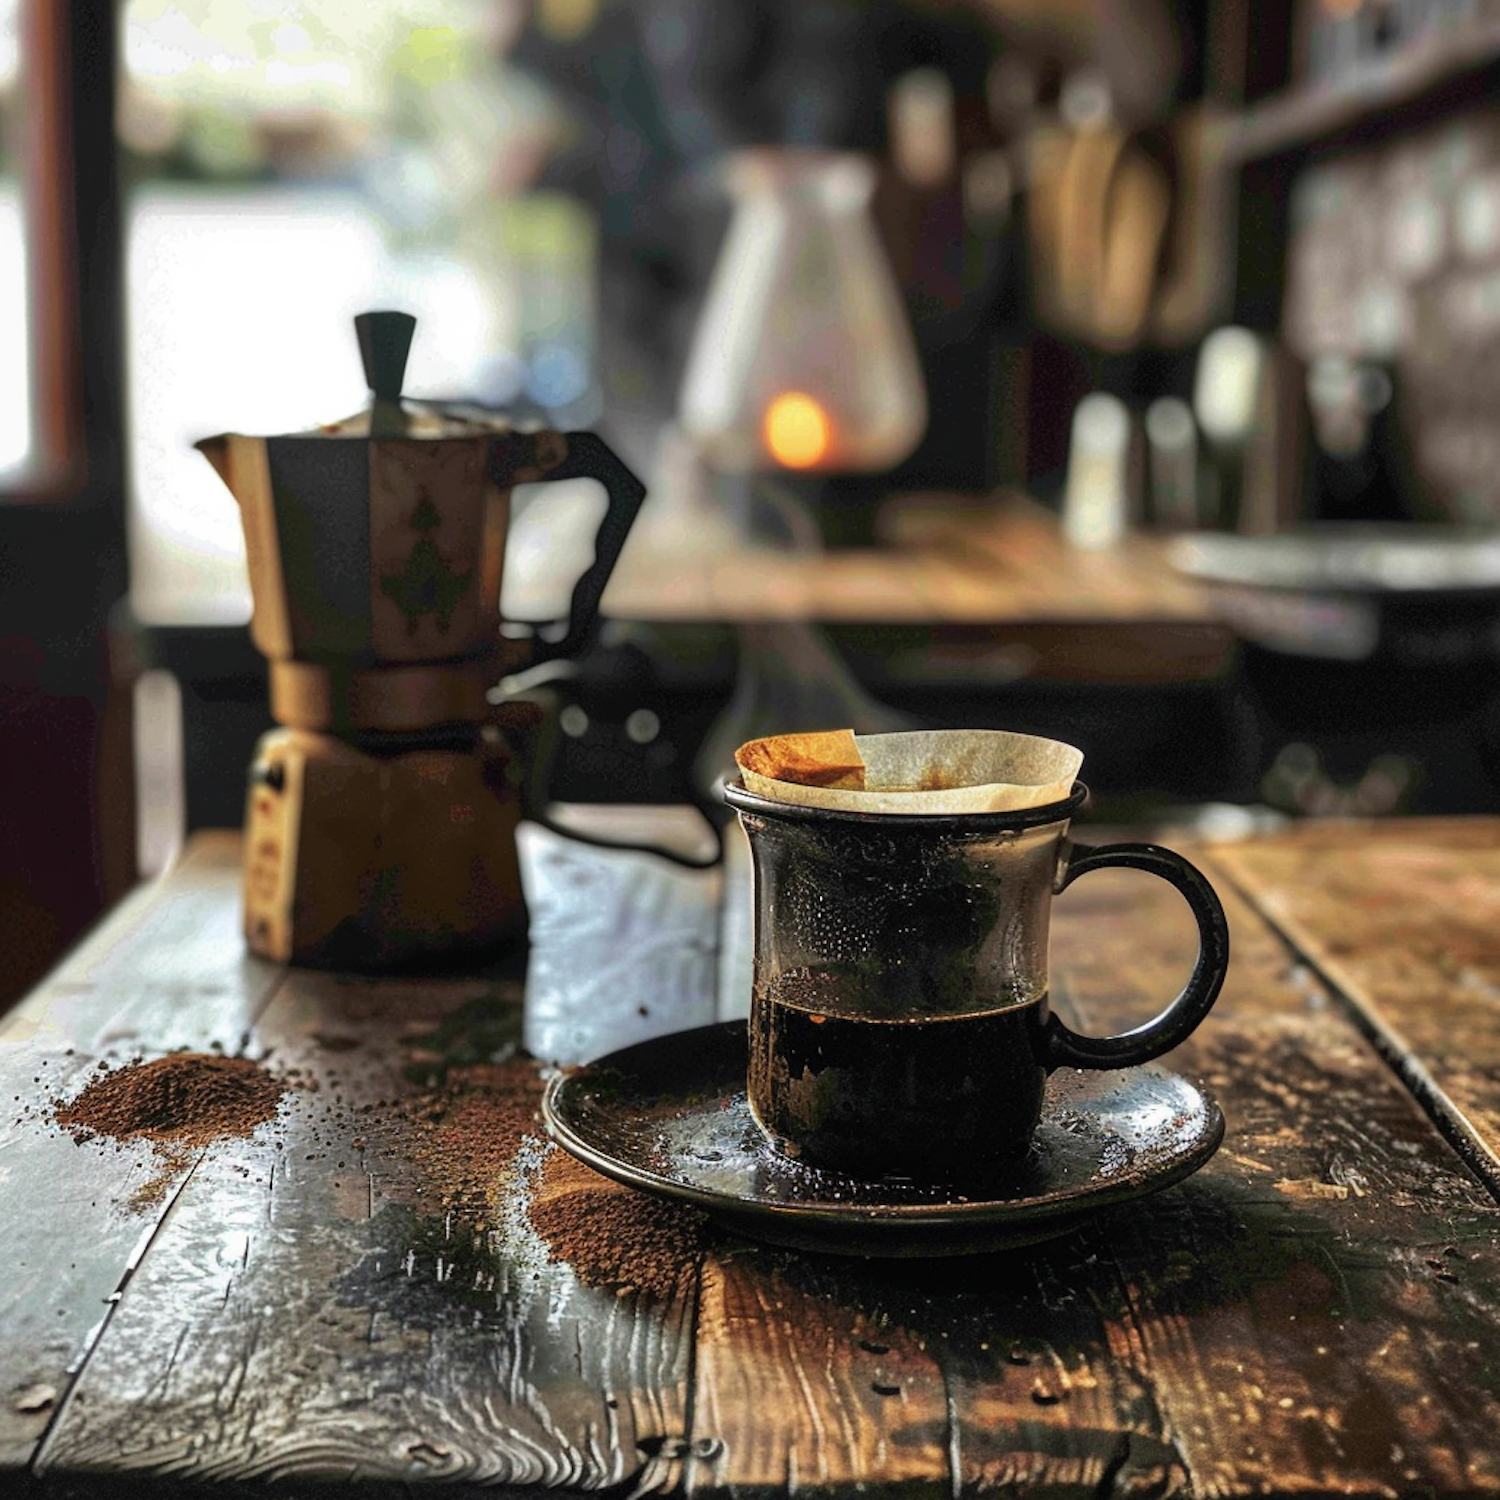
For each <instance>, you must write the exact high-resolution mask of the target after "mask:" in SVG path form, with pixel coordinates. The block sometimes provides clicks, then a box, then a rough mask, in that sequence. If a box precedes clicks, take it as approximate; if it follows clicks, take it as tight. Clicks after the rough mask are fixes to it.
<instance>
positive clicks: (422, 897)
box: [198, 312, 645, 969]
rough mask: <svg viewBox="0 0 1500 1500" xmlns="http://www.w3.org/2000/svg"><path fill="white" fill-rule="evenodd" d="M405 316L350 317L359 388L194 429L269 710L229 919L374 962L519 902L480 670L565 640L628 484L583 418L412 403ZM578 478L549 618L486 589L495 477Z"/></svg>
mask: <svg viewBox="0 0 1500 1500" xmlns="http://www.w3.org/2000/svg"><path fill="white" fill-rule="evenodd" d="M415 324H416V320H415V319H414V318H412V317H410V316H408V315H407V314H404V313H395V312H372V313H365V314H363V315H361V316H360V317H358V318H356V319H355V326H356V330H357V332H358V336H359V345H360V352H361V355H362V356H363V359H364V365H365V374H366V378H367V380H368V382H369V386H370V390H371V392H372V398H373V399H372V400H371V403H370V406H369V408H368V409H367V410H366V411H363V412H361V413H358V414H357V415H355V416H353V417H350V418H348V419H346V420H344V421H341V422H336V423H333V424H330V425H328V426H325V427H320V428H316V429H314V430H311V431H308V432H301V433H295V434H288V435H286V436H281V437H244V436H240V435H238V434H225V435H222V436H219V437H213V438H206V439H204V440H203V441H202V442H201V443H199V444H198V447H199V448H200V450H201V451H202V452H203V453H204V454H205V456H206V457H207V458H208V460H209V461H210V462H211V463H212V464H213V466H214V468H215V469H216V470H217V471H218V473H219V475H220V477H221V478H222V479H223V480H224V483H225V484H226V485H228V487H229V489H230V491H231V493H232V494H233V495H234V497H235V499H236V500H237V501H238V502H239V506H240V512H241V517H242V520H243V522H244V529H245V544H246V552H247V556H248V562H249V571H250V587H251V595H252V600H253V606H254V608H253V614H252V619H251V624H250V633H251V637H252V639H253V640H254V642H255V645H256V647H257V649H259V650H260V651H261V652H262V653H263V654H264V655H265V656H266V657H267V658H268V660H269V662H270V691H271V712H272V715H273V717H274V718H275V719H276V721H277V722H278V724H280V725H281V726H282V727H281V728H279V729H276V730H273V731H272V732H271V733H269V734H267V735H265V736H264V737H263V738H262V739H261V741H260V743H259V745H258V746H257V749H256V755H255V759H254V762H253V764H252V766H251V770H250V787H249V794H248V797H247V805H246V816H245V825H246V826H245V872H244V877H245V881H244V907H245V937H246V941H247V942H248V944H249V946H250V948H251V949H252V950H253V951H254V952H256V953H259V954H262V955H264V956H265V957H268V958H272V959H277V960H282V961H290V962H293V963H301V964H312V965H318V966H329V967H349V968H364V969H369V968H380V967H388V966H392V965H398V964H408V963H421V962H424V961H429V960H436V959H446V958H449V957H453V956H457V955H461V954H468V953H473V952H476V951H483V950H486V949H491V948H494V947H496V946H498V945H500V944H502V943H504V942H505V941H506V940H508V939H510V938H511V937H514V936H516V935H517V934H518V933H519V932H520V931H521V930H522V929H523V928H524V924H525V918H526V911H525V904H524V900H523V896H522V890H521V879H520V868H519V860H518V856H517V850H516V825H517V823H518V821H519V818H520V816H521V788H522V783H523V781H524V773H525V769H526V768H525V765H524V764H523V761H524V749H523V746H524V737H523V736H521V735H518V733H517V732H516V726H517V725H518V724H519V723H520V722H521V719H522V717H523V716H522V715H517V714H516V713H515V712H514V711H508V710H507V709H506V708H504V707H502V708H500V709H496V708H495V707H493V706H492V704H491V702H490V694H491V690H492V689H493V688H494V687H495V685H496V684H497V683H498V682H500V681H501V679H502V678H505V677H507V676H513V675H515V674H517V673H519V672H523V671H527V670H529V669H531V668H534V667H537V666H539V665H540V664H541V663H543V662H545V661H548V660H550V659H553V658H566V657H569V656H573V655H575V654H577V652H578V651H579V650H580V649H581V648H582V646H583V645H584V644H585V642H586V640H587V638H588V636H589V634H590V632H591V630H592V628H593V625H594V622H595V619H596V616H597V613H598V606H599V600H600V597H601V596H602V594H603V592H604V586H605V584H606V582H607V581H608V579H609V575H610V573H611V571H612V569H613V567H614V564H615V560H616V559H617V558H618V556H619V554H620V550H621V548H622V547H623V545H624V542H625V538H626V536H627V535H628V533H629V530H630V526H631V523H632V522H633V520H634V519H635V515H636V512H637V511H638V509H639V508H640V503H641V500H642V498H643V496H644V493H645V492H644V488H643V486H642V485H641V484H640V482H639V481H638V480H637V479H636V478H635V476H634V475H633V474H631V473H630V471H629V470H628V469H627V468H626V467H625V465H624V464H623V463H621V462H620V460H619V459H618V458H616V457H615V455H614V454H613V453H612V452H611V451H610V449H609V448H608V447H607V446H606V445H605V443H604V442H603V441H602V440H601V439H600V438H598V437H596V436H595V435H594V434H593V433H589V432H569V433H561V432H554V431H548V430H522V429H520V428H518V427H515V426H512V425H511V424H510V423H509V422H508V421H506V420H505V419H503V418H499V417H495V416H493V415H490V414H487V413H473V412H468V411H458V410H445V409H442V408H427V407H414V406H412V405H409V404H407V403H403V401H402V399H401V386H402V381H403V379H404V375H405V368H406V357H407V353H408V351H409V349H410V347H411V338H412V333H413V331H414V329H415ZM577 478H590V479H594V480H597V481H598V482H599V483H600V484H602V485H603V487H604V490H605V494H606V498H607V505H606V508H605V511H604V515H603V519H602V521H601V522H600V524H599V528H598V532H597V534H596V537H595V541H594V556H593V560H592V562H591V563H590V564H589V565H588V567H587V568H586V569H585V570H584V571H583V573H582V574H581V576H580V577H578V579H577V580H576V582H575V584H574V586H573V590H572V598H571V605H570V609H569V615H568V619H567V621H566V623H565V625H564V624H563V623H562V622H553V623H554V625H555V626H556V628H554V629H552V630H550V631H543V630H540V629H536V628H524V629H522V628H518V627H516V626H515V625H514V623H513V622H507V621H504V620H503V619H502V617H501V613H500V585H501V578H502V575H503V571H504V567H505V545H506V534H507V531H508V528H509V525H510V512H511V491H512V489H513V488H514V487H515V486H517V485H521V484H529V483H534V482H537V481H542V480H561V479H577Z"/></svg>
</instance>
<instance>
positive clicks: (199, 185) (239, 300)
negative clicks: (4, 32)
mask: <svg viewBox="0 0 1500 1500" xmlns="http://www.w3.org/2000/svg"><path fill="white" fill-rule="evenodd" d="M0 4H7V5H13V4H14V0H0ZM523 14H524V8H523V7H521V6H519V5H508V4H504V3H499V4H497V3H494V0H345V3H341V4H332V3H326V0H323V3H317V4H313V3H308V4H298V3H290V0H177V3H172V0H125V3H124V4H123V5H122V6H121V25H122V28H123V31H122V38H121V59H122V77H121V81H120V104H119V112H118V131H119V138H120V143H121V147H122V150H123V152H124V155H125V162H126V166H125V177H126V182H127V187H128V196H127V200H126V212H125V225H126V247H127V256H126V309H127V349H128V358H129V371H128V374H129V393H130V404H131V409H130V414H129V433H130V452H131V474H130V479H131V495H130V512H129V514H130V552H131V576H132V585H131V589H132V601H133V604H134V606H135V609H136V611H137V613H138V614H139V615H141V616H142V617H143V618H145V619H147V620H151V621H155V622H162V623H176V622H204V621H213V622H233V621H237V620H241V619H244V618H247V617H248V613H249V595H248V588H247V584H246V579H245V569H244V555H243V546H242V542H241V535H240V525H239V516H238V513H237V511H236V509H235V506H234V503H233V501H232V500H231V499H230V497H229V495H228V493H227V491H225V489H224V488H223V486H222V485H221V484H220V483H219V481H218V479H217V478H216V476H215V475H214V474H213V472H212V470H211V469H210V468H209V466H208V465H207V464H206V463H205V462H204V461H203V459H202V458H201V457H200V456H199V455H198V454H197V453H195V452H194V451H193V449H192V443H193V442H194V440H195V439H197V438H199V437H202V436H205V435H207V434H209V433H212V432H218V431H224V430H236V431H245V432H259V433H273V432H282V431H294V430H298V429H301V428H305V427H308V426H311V425H314V424H316V423H319V422H324V421H330V420H333V419H336V418H338V417H340V416H344V415H347V414H348V413H349V412H351V411H354V410H357V409H359V408H360V407H361V406H363V404H364V402H365V400H366V392H365V390H364V382H363V377H362V374H361V370H360V363H359V359H358V355H357V351H356V347H355V341H354V336H353V330H352V324H351V319H352V318H353V316H354V314H356V313H358V312H361V311H363V310H365V309H367V308H372V307H384V306H390V307H400V308H404V309H406V310H408V311H410V312H412V313H414V314H416V316H417V318H418V333H417V338H416V342H415V344H414V346H413V350H412V356H411V362H410V366H409V370H408V377H407V393H408V394H409V395H411V396H413V397H418V398H427V399H435V400H459V401H470V402H481V403H484V404H487V405H493V406H507V407H512V408H519V409H521V410H522V411H528V412H533V413H535V414H537V415H539V416H542V417H545V418H546V419H548V420H550V421H554V422H556V423H557V424H558V425H567V426H576V425H584V424H587V423H589V422H591V421H593V420H594V419H595V418H596V416H597V408H598V403H599V394H598V381H597V375H596V359H595V352H594V283H595V265H594V262H595V246H596V239H597V232H596V228H595V225H594V223H593V220H592V216H591V214H590V212H589V210H587V209H586V208H585V207H584V206H583V205H581V204H580V203H578V202H577V201H576V200H574V199H571V198H569V197H566V196H564V195H561V194H557V193H550V192H537V191H532V190H530V189H529V187H528V184H530V183H531V182H533V181H534V180H535V179H536V176H537V174H538V172H539V170H540V168H541V165H542V164H543V163H544V162H545V160H546V159H547V157H548V155H549V153H550V152H551V150H552V149H553V148H554V146H555V144H556V143H557V142H558V141H559V140H560V139H561V138H562V136H563V134H564V133H565V131H566V129H567V125H566V123H565V121H564V120H563V118H562V117H561V115H560V113H559V111H558V109H557V108H556V106H555V105H554V103H553V101H552V100H551V99H550V98H549V96H548V95H547V93H546V92H545V91H544V90H543V89H542V87H541V86H540V85H538V84H537V83H536V82H535V81H534V80H532V79H531V78H530V77H528V76H527V75H525V74H523V73H522V72H521V71H520V70H519V69H517V68H515V67H513V66H511V65H510V64H508V63H507V61H506V54H507V50H508V47H509V45H510V42H511V41H512V40H513V37H514V32H515V28H517V27H518V26H519V25H521V24H522V18H523ZM0 45H3V41H0ZM0 65H3V53H0ZM4 204H5V199H4V197H3V189H0V270H3V269H4V266H5V264H6V263H5V262H4V260H3V257H4V256H5V254H6V253H7V251H6V248H5V247H6V244H7V242H6V241H5V240H4V238H3V236H4V235H5V233H6V232H7V230H6V220H5V219H4V213H5V207H4ZM3 295H5V291H4V289H3V288H0V296H3ZM5 378H9V377H8V376H7V377H5ZM3 440H4V434H3V432H0V442H3ZM3 456H4V455H3V450H0V459H3Z"/></svg>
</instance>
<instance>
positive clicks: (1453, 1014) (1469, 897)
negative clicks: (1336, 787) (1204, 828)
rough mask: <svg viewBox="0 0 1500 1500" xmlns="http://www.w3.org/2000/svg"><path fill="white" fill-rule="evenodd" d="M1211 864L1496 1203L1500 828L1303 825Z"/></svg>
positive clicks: (1493, 821)
mask: <svg viewBox="0 0 1500 1500" xmlns="http://www.w3.org/2000/svg"><path fill="white" fill-rule="evenodd" d="M1217 862H1218V863H1219V864H1220V865H1221V866H1222V868H1223V869H1224V871H1225V873H1226V876H1227V877H1228V878H1229V879H1231V880H1234V881H1236V882H1238V883H1240V884H1241V885H1243V886H1244V887H1245V888H1246V889H1247V890H1251V891H1253V892H1254V899H1255V900H1256V902H1257V904H1258V905H1259V906H1260V908H1261V909H1262V911H1263V912H1264V913H1265V914H1266V915H1267V916H1268V917H1269V918H1270V920H1271V921H1272V922H1273V923H1274V924H1275V926H1276V927H1277V928H1278V929H1279V930H1280V931H1281V932H1283V933H1284V934H1285V936H1286V937H1287V939H1288V940H1289V941H1290V943H1291V944H1292V946H1293V947H1294V948H1295V949H1296V950H1297V951H1298V952H1299V953H1300V954H1302V955H1303V956H1304V957H1305V959H1306V960H1307V962H1308V963H1309V964H1311V965H1312V966H1314V967H1315V968H1316V969H1317V970H1318V972H1319V973H1321V974H1322V975H1324V976H1325V977H1326V978H1327V979H1328V981H1329V982H1330V983H1331V984H1332V985H1333V987H1334V988H1335V989H1336V990H1337V992H1338V993H1339V995H1340V996H1341V998H1342V1000H1343V1003H1344V1004H1345V1005H1346V1006H1348V1007H1349V1009H1350V1010H1351V1012H1352V1013H1353V1014H1354V1015H1355V1017H1356V1018H1357V1020H1358V1023H1359V1025H1360V1026H1361V1027H1362V1028H1363V1029H1364V1030H1365V1031H1366V1032H1367V1033H1368V1034H1369V1035H1370V1037H1371V1038H1372V1039H1373V1040H1374V1042H1375V1044H1376V1046H1377V1047H1378V1048H1379V1049H1380V1051H1381V1052H1382V1054H1383V1055H1384V1056H1385V1057H1386V1058H1387V1060H1388V1061H1390V1063H1391V1064H1392V1065H1393V1066H1394V1067H1396V1068H1397V1069H1398V1070H1399V1071H1400V1072H1401V1074H1402V1077H1403V1078H1404V1079H1405V1081H1406V1083H1407V1084H1408V1086H1409V1087H1411V1088H1412V1089H1413V1090H1414V1091H1415V1092H1416V1093H1417V1095H1418V1096H1419V1097H1420V1098H1422V1099H1423V1100H1424V1101H1425V1103H1426V1105H1427V1107H1428V1108H1429V1109H1431V1110H1432V1111H1433V1113H1434V1115H1435V1117H1436V1118H1437V1119H1438V1121H1439V1123H1440V1124H1441V1125H1442V1127H1443V1128H1444V1129H1445V1130H1446V1131H1447V1132H1448V1134H1449V1136H1450V1138H1451V1139H1452V1140H1453V1141H1454V1143H1455V1145H1457V1146H1458V1147H1459V1149H1460V1151H1461V1152H1462V1153H1463V1154H1464V1155H1465V1157H1466V1158H1467V1159H1468V1160H1469V1162H1470V1163H1471V1165H1473V1166H1474V1168H1475V1170H1477V1171H1478V1172H1479V1173H1480V1174H1481V1175H1482V1176H1483V1177H1484V1178H1485V1180H1486V1181H1487V1182H1488V1183H1489V1184H1490V1185H1491V1187H1493V1188H1494V1189H1495V1190H1496V1191H1497V1192H1500V1003H1497V1002H1500V818H1469V819H1462V820H1457V819H1455V820H1450V821H1446V822H1442V823H1434V822H1428V821H1407V820H1392V821H1389V822H1384V821H1382V822H1368V823H1363V824H1357V823H1349V824H1338V825H1300V826H1296V827H1293V828H1291V829H1289V830H1288V831H1287V832H1286V833H1284V834H1281V835H1279V836H1277V837H1275V838H1270V839H1258V840H1255V841H1253V842H1250V843H1245V844H1241V845H1233V846H1227V847H1225V848H1224V849H1223V850H1222V851H1220V853H1219V854H1218V855H1217Z"/></svg>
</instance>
